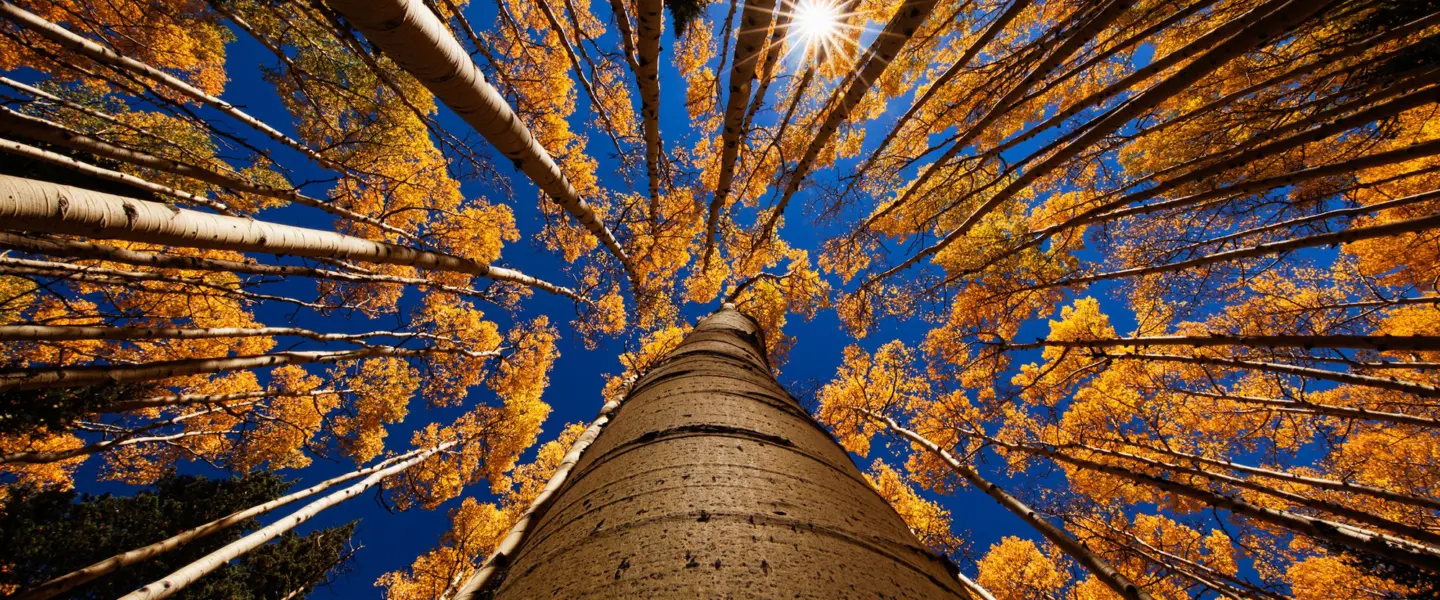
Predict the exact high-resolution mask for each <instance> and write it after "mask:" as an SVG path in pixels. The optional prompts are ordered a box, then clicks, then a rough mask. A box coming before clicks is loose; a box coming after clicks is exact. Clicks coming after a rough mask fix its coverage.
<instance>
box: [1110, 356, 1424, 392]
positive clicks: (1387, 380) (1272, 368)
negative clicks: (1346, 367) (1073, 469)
mask: <svg viewBox="0 0 1440 600" xmlns="http://www.w3.org/2000/svg"><path fill="white" fill-rule="evenodd" d="M1097 356H1098V357H1101V358H1109V359H1120V360H1155V361H1161V362H1176V363H1184V364H1189V365H1205V366H1214V367H1225V368H1229V369H1249V370H1253V371H1262V372H1266V373H1281V374H1285V375H1298V376H1300V377H1311V378H1314V379H1324V380H1326V381H1334V382H1336V383H1347V384H1350V385H1358V386H1363V387H1371V388H1376V389H1382V390H1391V391H1395V392H1404V393H1406V394H1414V395H1416V396H1421V397H1425V398H1440V387H1437V386H1433V385H1427V384H1424V383H1416V382H1412V381H1402V380H1399V379H1395V378H1393V377H1373V376H1370V375H1356V374H1354V373H1341V372H1338V371H1327V370H1325V369H1315V368H1311V367H1301V366H1297V365H1287V364H1282V363H1271V362H1261V361H1255V360H1244V359H1238V358H1219V357H1203V356H1179V355H1175V354H1140V353H1121V354H1099V355H1097Z"/></svg>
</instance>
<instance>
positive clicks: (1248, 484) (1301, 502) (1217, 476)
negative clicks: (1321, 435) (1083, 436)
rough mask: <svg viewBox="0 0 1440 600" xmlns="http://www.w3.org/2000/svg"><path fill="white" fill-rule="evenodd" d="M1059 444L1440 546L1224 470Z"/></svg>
mask: <svg viewBox="0 0 1440 600" xmlns="http://www.w3.org/2000/svg"><path fill="white" fill-rule="evenodd" d="M1058 447H1060V448H1065V449H1068V450H1080V451H1083V452H1087V453H1090V454H1098V455H1101V456H1109V457H1111V458H1118V459H1120V460H1125V461H1130V462H1132V463H1138V464H1140V465H1143V466H1145V467H1149V468H1152V469H1155V470H1157V471H1159V472H1168V473H1185V474H1188V475H1193V476H1196V477H1202V478H1205V479H1209V480H1211V481H1216V482H1220V483H1223V484H1226V485H1229V486H1232V487H1236V488H1240V489H1246V490H1250V491H1252V492H1258V493H1261V494H1265V495H1267V496H1270V497H1273V498H1278V499H1280V500H1283V501H1285V502H1288V503H1290V504H1294V505H1296V506H1303V507H1305V508H1309V509H1312V510H1317V511H1321V512H1327V513H1330V514H1332V515H1337V516H1340V517H1344V518H1346V519H1349V520H1351V521H1354V522H1357V523H1365V524H1367V525H1370V526H1373V527H1379V528H1381V529H1383V530H1389V531H1390V532H1391V533H1394V534H1398V535H1403V536H1408V537H1410V538H1411V539H1415V540H1419V541H1421V542H1424V543H1427V544H1431V545H1432V546H1434V545H1440V533H1436V532H1433V531H1429V530H1427V529H1425V528H1424V527H1418V526H1415V525H1410V524H1408V523H1401V522H1398V521H1395V520H1393V519H1388V518H1385V517H1382V516H1379V515H1375V514H1372V513H1369V512H1366V511H1364V510H1360V509H1357V508H1352V507H1349V506H1345V505H1341V504H1336V503H1334V502H1330V501H1328V500H1321V499H1316V498H1310V497H1307V496H1304V495H1301V494H1296V493H1294V492H1289V491H1285V490H1281V489H1276V488H1273V487H1270V486H1268V485H1265V484H1263V483H1260V482H1257V481H1254V480H1250V479H1242V478H1239V477H1232V476H1229V475H1225V474H1223V473H1215V472H1213V471H1207V470H1205V469H1201V468H1198V467H1189V466H1185V465H1180V464H1174V463H1167V462H1163V461H1159V460H1155V459H1153V458H1147V457H1144V456H1139V455H1136V454H1131V453H1129V452H1120V451H1116V450H1107V449H1104V448H1097V447H1095V446H1090V445H1087V444H1078V443H1075V444H1061V445H1058Z"/></svg>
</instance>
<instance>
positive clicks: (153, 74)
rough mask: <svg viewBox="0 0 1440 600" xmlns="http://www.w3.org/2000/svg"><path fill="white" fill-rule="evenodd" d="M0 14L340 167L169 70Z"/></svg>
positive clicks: (10, 10)
mask: <svg viewBox="0 0 1440 600" xmlns="http://www.w3.org/2000/svg"><path fill="white" fill-rule="evenodd" d="M0 15H3V16H4V17H6V18H8V19H10V20H11V21H13V22H15V23H17V24H19V25H21V26H22V27H24V28H25V29H28V30H30V31H34V32H35V33H38V34H40V35H41V36H44V37H45V38H46V39H49V40H50V41H52V42H54V43H56V44H59V45H60V46H61V47H64V48H65V49H66V50H69V51H72V52H75V53H78V54H81V55H83V56H85V57H87V58H90V59H91V60H94V61H95V62H98V63H101V64H104V65H108V66H110V67H113V68H115V69H118V70H121V71H124V72H128V73H134V74H137V75H142V76H144V77H147V78H149V79H152V80H154V81H157V82H159V83H161V84H162V85H164V86H165V87H166V88H168V89H171V90H174V91H176V92H178V93H180V94H181V95H184V96H186V97H188V98H190V99H192V100H195V101H196V102H200V103H202V104H205V105H207V106H209V107H211V108H214V109H215V110H218V111H220V112H222V113H225V114H226V115H229V116H230V117H231V118H233V119H235V120H237V121H240V122H241V123H244V124H246V125H248V126H250V127H252V128H254V129H255V130H256V131H259V132H260V133H263V134H265V135H266V136H267V137H269V138H270V139H273V140H275V141H277V142H279V143H281V144H285V145H286V146H289V147H291V148H293V149H295V150H296V151H298V152H300V153H301V154H304V155H305V156H306V157H308V158H310V159H311V160H313V161H315V162H316V163H317V164H319V165H320V166H323V167H325V168H327V169H337V170H343V167H342V166H341V165H338V164H336V163H334V162H332V161H330V160H329V159H327V158H325V157H324V156H321V155H320V153H318V152H316V151H315V150H314V149H312V148H310V147H309V146H306V145H305V144H302V143H300V142H299V141H297V140H295V139H292V138H291V137H289V136H287V135H285V134H283V133H281V132H280V131H279V130H277V129H275V128H274V127H271V126H270V125H269V124H267V123H265V122H264V121H261V120H259V119H257V118H255V117H252V116H250V115H249V114H248V113H246V112H245V111H242V110H240V109H239V108H237V107H236V106H235V105H233V104H230V103H229V102H226V101H224V100H221V99H220V98H217V97H215V96H211V95H210V94H207V93H205V92H204V91H201V90H200V89H199V88H197V87H195V86H192V85H190V84H188V83H185V82H184V81H182V80H180V79H179V78H177V77H175V76H173V75H170V74H169V73H166V72H164V71H161V70H160V69H157V68H155V67H152V66H150V65H147V64H145V63H142V62H140V61H138V60H134V59H131V58H126V57H124V56H121V55H120V54H118V53H116V52H115V51H114V50H111V49H109V48H106V47H105V46H101V45H100V44H97V43H95V42H92V41H90V40H88V39H85V38H83V37H81V36H79V35H76V34H74V33H71V32H70V30H68V29H65V28H64V27H61V26H59V25H56V24H54V23H51V22H49V21H46V20H45V19H42V18H40V17H39V16H36V15H35V14H32V13H30V12H27V11H26V10H25V9H22V8H20V7H18V6H16V5H14V4H11V3H9V2H0Z"/></svg>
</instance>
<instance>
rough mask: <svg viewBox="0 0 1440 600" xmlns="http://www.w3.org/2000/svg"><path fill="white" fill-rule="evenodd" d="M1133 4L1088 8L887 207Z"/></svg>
mask: <svg viewBox="0 0 1440 600" xmlns="http://www.w3.org/2000/svg"><path fill="white" fill-rule="evenodd" d="M1281 1H1289V0H1272V2H1281ZM1129 7H1130V1H1129V0H1107V1H1106V2H1105V3H1104V4H1103V5H1099V6H1096V7H1094V8H1093V9H1090V10H1089V11H1088V12H1089V14H1087V15H1084V16H1082V19H1083V20H1084V25H1081V26H1080V27H1079V28H1077V29H1076V30H1075V31H1073V32H1071V33H1070V35H1068V36H1066V38H1065V41H1063V42H1061V43H1060V46H1059V47H1057V48H1056V49H1055V50H1054V51H1052V52H1049V53H1048V54H1047V55H1046V57H1045V60H1043V61H1042V62H1041V63H1040V64H1039V65H1037V66H1036V67H1035V68H1034V69H1031V70H1030V71H1029V72H1028V73H1026V75H1025V78H1024V79H1022V80H1020V82H1019V83H1018V84H1016V85H1015V86H1014V87H1012V88H1010V90H1009V91H1007V92H1006V93H1005V95H1004V96H1002V97H1001V98H1000V99H999V100H997V101H996V102H995V103H994V105H992V106H991V108H990V110H989V111H987V112H986V113H985V116H983V117H981V118H980V119H979V120H978V121H976V122H975V123H974V124H973V125H969V126H968V127H966V129H965V131H964V132H963V133H961V134H959V135H958V137H957V139H956V140H955V141H954V142H951V144H950V148H949V149H947V150H946V151H945V153H944V154H942V155H941V156H940V158H938V159H936V160H935V162H933V163H931V165H930V167H929V168H926V169H925V170H924V171H922V172H921V173H920V175H919V176H918V177H916V179H915V181H914V182H913V183H911V184H910V187H909V188H907V189H906V190H905V192H903V193H902V194H900V196H899V197H898V198H896V199H895V201H894V202H892V203H890V207H887V208H889V209H890V210H894V208H898V207H899V206H901V205H903V204H905V203H907V202H909V201H910V199H911V198H912V197H914V195H915V193H917V192H919V191H920V190H921V189H922V188H924V187H925V184H926V183H928V182H929V181H930V180H931V179H932V178H933V177H934V176H935V175H937V174H938V173H939V172H940V171H942V170H944V169H945V168H946V165H948V164H949V163H950V161H951V159H953V158H955V157H956V156H959V154H960V153H961V152H963V151H964V150H965V148H967V147H969V146H970V142H971V141H972V140H974V139H975V138H976V137H978V136H979V135H980V134H981V133H983V132H984V131H985V129H986V128H988V127H990V125H991V124H993V123H995V122H996V121H997V120H999V119H1000V118H1001V117H1003V116H1005V115H1006V114H1008V113H1009V112H1010V110H1011V109H1012V108H1014V106H1015V104H1016V102H1017V101H1019V100H1020V99H1021V98H1022V97H1024V96H1025V94H1026V92H1029V91H1030V88H1032V87H1034V86H1035V85H1036V84H1038V83H1039V82H1040V81H1042V80H1044V78H1045V77H1046V76H1048V75H1049V74H1050V72H1051V71H1054V70H1055V69H1056V68H1058V67H1059V66H1060V64H1061V63H1062V62H1064V61H1065V60H1067V59H1069V58H1070V55H1071V54H1074V53H1075V52H1077V51H1079V50H1080V49H1081V48H1083V47H1085V45H1086V44H1088V43H1090V42H1092V41H1094V36H1095V35H1096V34H1099V33H1100V32H1101V31H1103V30H1104V29H1105V28H1106V27H1108V26H1109V25H1110V24H1111V23H1114V22H1115V21H1116V20H1117V19H1119V18H1120V17H1121V16H1122V15H1124V14H1125V12H1126V10H1127V9H1128V8H1129Z"/></svg>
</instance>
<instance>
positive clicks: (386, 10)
mask: <svg viewBox="0 0 1440 600" xmlns="http://www.w3.org/2000/svg"><path fill="white" fill-rule="evenodd" d="M327 4H329V5H330V7H331V8H334V9H335V11H336V12H339V13H340V14H341V15H343V16H344V17H345V18H346V19H347V20H348V21H349V22H350V24H351V25H353V26H355V28H356V29H359V30H360V32H361V33H363V34H365V38H366V39H367V40H368V41H369V42H370V43H372V44H375V45H376V46H378V47H379V48H380V50H382V51H383V52H385V54H386V55H387V56H389V57H390V58H391V59H392V60H394V61H395V64H397V65H400V67H401V68H403V69H405V70H406V71H407V72H409V73H410V74H411V75H413V76H414V77H415V79H416V80H417V81H419V82H420V83H421V84H422V85H424V86H425V87H426V89H429V90H430V92H431V93H433V94H435V98H436V99H438V100H440V101H441V102H443V103H445V105H446V106H449V107H450V109H451V110H454V111H455V113H456V114H458V115H460V118H462V119H464V120H465V122H466V123H469V124H470V126H471V127H474V128H475V131H477V132H479V133H480V135H482V136H484V137H485V139H486V141H489V142H490V144H491V145H493V146H495V149H497V150H499V151H500V153H501V154H504V155H505V156H506V157H507V158H509V159H510V160H512V161H514V162H515V166H516V168H519V169H520V170H521V171H523V172H524V173H525V175H526V176H527V177H529V178H530V180H531V181H533V182H535V186H536V187H538V188H540V190H541V191H542V192H544V193H545V195H547V196H549V197H550V198H551V199H553V200H554V201H555V202H556V203H557V204H559V205H560V206H561V207H562V208H564V209H565V211H566V212H569V213H570V214H571V216H573V217H575V220H577V221H579V222H580V224H581V225H582V226H584V227H585V229H586V230H588V231H589V232H590V233H591V234H593V235H594V236H595V237H596V238H599V240H600V243H602V244H604V245H605V247H606V248H607V249H608V250H610V253H611V254H614V255H615V258H617V259H619V261H620V263H621V264H622V265H624V267H625V270H626V271H627V272H628V273H632V274H633V273H634V271H635V269H634V265H633V264H632V263H631V262H630V256H629V255H627V254H626V253H625V250H624V249H622V248H621V247H620V243H619V242H617V241H615V235H614V234H612V233H611V232H610V229H609V228H608V227H606V226H605V224H604V223H602V222H601V221H600V217H599V215H596V214H595V211H594V210H592V209H591V208H590V205H589V204H587V203H586V202H585V199H584V198H581V197H580V193H579V192H578V191H576V190H575V187H574V186H572V185H571V184H570V180H569V179H567V178H566V177H565V174H564V173H562V172H561V171H560V166H559V165H557V164H555V159H553V158H551V157H550V153H549V152H547V151H546V150H545V148H544V147H542V146H541V145H540V141H539V140H536V139H535V136H534V134H532V133H531V132H530V128H528V127H526V126H525V123H524V122H522V121H521V120H520V117H519V115H516V114H515V110H514V109H512V108H511V107H510V104H509V103H507V102H505V98H504V97H503V96H501V95H500V92H498V91H496V90H495V88H494V87H491V86H490V84H489V82H487V81H485V74H484V73H481V72H480V67H479V66H477V65H476V64H475V62H474V61H472V60H470V55H469V54H468V53H466V52H465V48H464V47H463V46H461V45H460V41H459V40H457V39H455V36H453V35H451V34H450V27H449V26H448V25H446V24H445V23H443V22H441V21H440V18H439V17H437V16H435V13H434V12H432V11H431V10H430V9H429V8H426V7H425V5H424V4H421V3H420V1H419V0H386V1H383V2H368V1H362V0H328V1H327ZM632 279H633V276H632Z"/></svg>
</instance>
